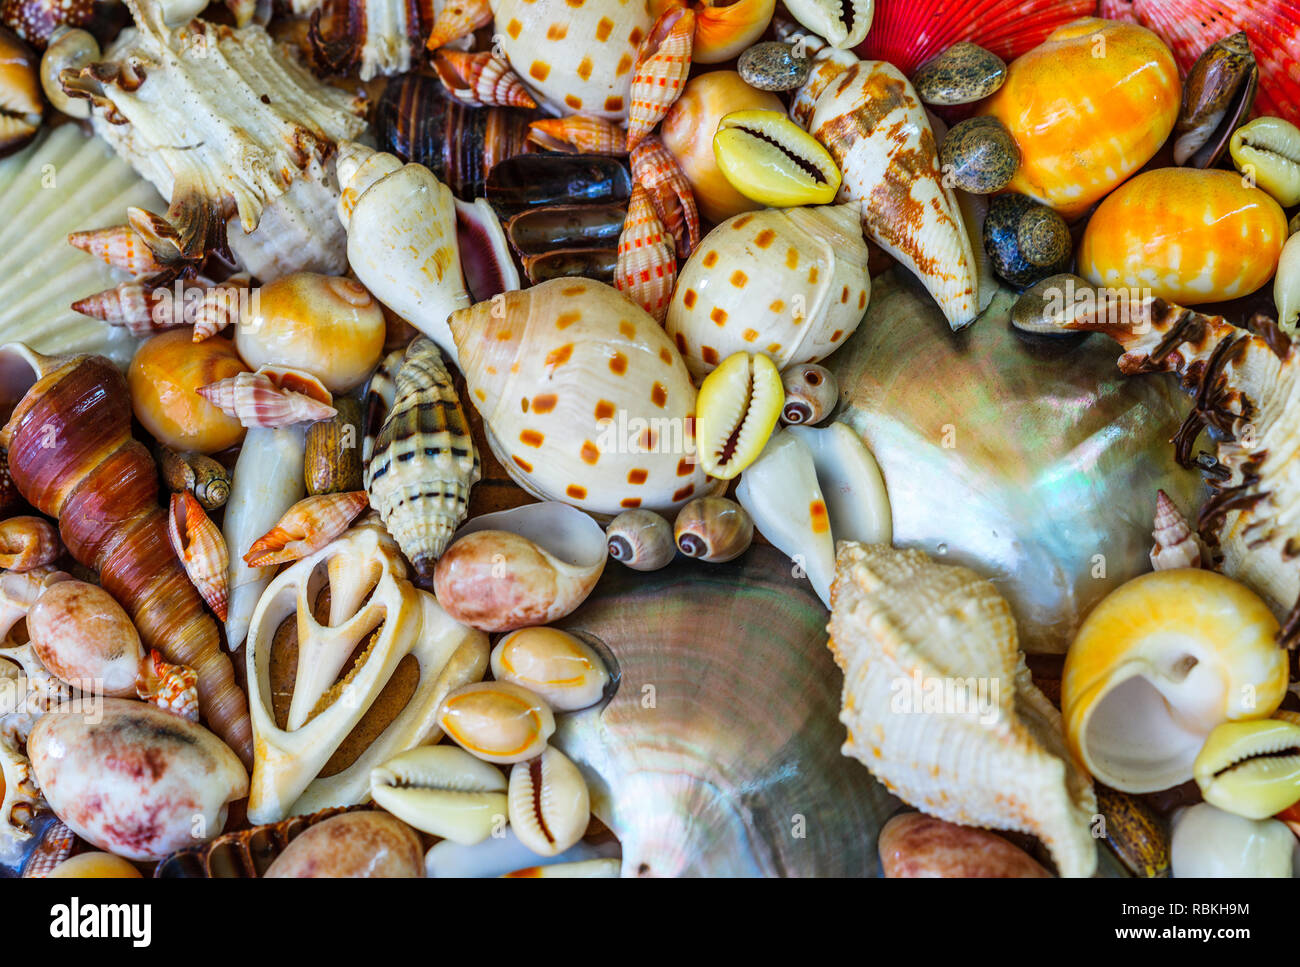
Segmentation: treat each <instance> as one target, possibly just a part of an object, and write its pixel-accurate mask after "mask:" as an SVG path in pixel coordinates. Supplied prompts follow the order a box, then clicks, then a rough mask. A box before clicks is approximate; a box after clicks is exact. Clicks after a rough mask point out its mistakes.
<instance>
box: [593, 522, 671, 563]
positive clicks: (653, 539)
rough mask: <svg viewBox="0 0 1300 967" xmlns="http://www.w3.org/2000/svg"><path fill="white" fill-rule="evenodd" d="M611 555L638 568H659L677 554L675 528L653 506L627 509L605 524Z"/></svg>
mask: <svg viewBox="0 0 1300 967" xmlns="http://www.w3.org/2000/svg"><path fill="white" fill-rule="evenodd" d="M605 538H606V541H607V543H608V546H609V556H610V557H612V558H613V559H614V560H616V561H618V562H619V563H620V564H624V565H626V566H627V567H630V568H632V569H633V570H634V571H657V570H658V569H659V568H661V567H664V566H666V565H667V564H668V563H669V562H670V561H672V559H673V558H674V557H675V556H676V555H677V545H676V544H675V543H674V542H673V529H672V527H671V525H669V523H668V521H666V520H664V519H663V518H662V517H660V516H659V515H658V514H656V513H655V512H654V511H652V510H641V509H639V508H638V509H637V510H625V511H623V513H621V514H619V515H618V516H617V517H615V518H614V519H613V520H612V521H610V522H609V526H608V527H606V528H605Z"/></svg>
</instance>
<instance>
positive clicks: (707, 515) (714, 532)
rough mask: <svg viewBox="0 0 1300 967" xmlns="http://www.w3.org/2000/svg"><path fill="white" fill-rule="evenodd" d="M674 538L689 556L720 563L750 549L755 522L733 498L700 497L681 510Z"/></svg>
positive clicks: (674, 526) (679, 547) (682, 550)
mask: <svg viewBox="0 0 1300 967" xmlns="http://www.w3.org/2000/svg"><path fill="white" fill-rule="evenodd" d="M673 538H674V540H676V542H677V547H678V549H679V550H680V551H681V552H682V553H683V554H685V555H686V556H687V557H695V558H699V559H700V560H701V561H707V562H708V563H710V564H721V563H723V562H724V561H730V560H732V559H733V558H736V557H739V556H740V555H741V554H743V553H745V551H746V550H747V549H748V548H749V545H750V542H751V541H753V539H754V521H753V519H752V518H751V517H750V516H749V512H748V511H747V510H745V508H744V507H741V506H740V504H738V503H736V502H735V501H734V500H728V499H727V498H726V497H697V498H695V499H694V500H692V501H691V502H690V503H688V504H687V505H686V506H685V507H683V508H682V509H681V512H680V513H678V515H677V522H676V524H674V525H673Z"/></svg>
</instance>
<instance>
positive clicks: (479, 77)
mask: <svg viewBox="0 0 1300 967" xmlns="http://www.w3.org/2000/svg"><path fill="white" fill-rule="evenodd" d="M433 66H434V68H435V69H436V70H437V71H438V79H439V80H441V81H442V84H443V87H444V88H446V90H447V93H448V94H450V95H451V96H452V97H454V98H456V100H458V101H460V102H462V103H464V104H468V105H470V106H472V107H524V108H534V107H537V102H536V101H534V100H533V97H532V95H531V94H529V93H528V88H527V87H525V86H524V82H523V79H522V78H520V76H519V75H518V74H516V73H515V72H514V71H513V70H511V69H510V62H509V61H507V60H506V59H505V58H503V57H498V56H497V55H496V54H495V53H493V52H492V51H490V50H488V51H481V52H477V53H467V52H465V51H461V50H440V51H438V53H437V54H436V55H435V56H434V60H433Z"/></svg>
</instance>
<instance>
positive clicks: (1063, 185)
mask: <svg viewBox="0 0 1300 967" xmlns="http://www.w3.org/2000/svg"><path fill="white" fill-rule="evenodd" d="M1181 95H1182V86H1181V84H1180V83H1179V80H1178V66H1177V64H1175V63H1174V55H1173V54H1172V53H1170V51H1169V48H1168V47H1166V46H1165V45H1164V43H1163V42H1162V41H1161V40H1160V38H1159V37H1157V36H1156V35H1155V34H1154V33H1152V32H1151V31H1149V30H1147V29H1146V28H1144V27H1139V26H1137V25H1136V24H1127V23H1118V22H1113V21H1109V20H1099V19H1097V18H1095V17H1084V18H1082V19H1079V20H1076V21H1074V22H1073V23H1069V24H1066V25H1065V26H1064V27H1061V28H1059V29H1058V30H1056V31H1054V32H1053V33H1051V34H1049V35H1048V37H1047V39H1046V40H1045V41H1043V43H1041V44H1039V45H1038V46H1037V47H1035V48H1034V49H1033V50H1031V51H1029V52H1028V53H1026V54H1024V55H1022V56H1021V57H1018V58H1017V59H1016V60H1015V61H1013V62H1012V63H1011V65H1010V67H1009V68H1008V70H1007V79H1006V81H1005V83H1003V85H1002V87H1001V88H999V89H998V91H997V93H995V94H994V95H993V96H992V97H990V98H989V99H988V100H987V101H986V102H985V103H984V105H983V106H982V107H981V109H980V113H981V114H990V115H992V116H993V117H996V118H997V119H998V120H1000V121H1001V122H1002V123H1003V124H1005V125H1006V126H1007V128H1008V130H1010V132H1011V134H1012V136H1013V137H1014V138H1015V139H1016V145H1017V146H1018V147H1019V148H1020V168H1019V170H1017V172H1016V175H1015V177H1014V178H1012V180H1011V183H1010V184H1009V185H1008V188H1009V189H1010V190H1011V191H1015V192H1019V193H1020V194H1024V195H1029V196H1030V197H1031V198H1036V199H1038V200H1039V201H1041V202H1042V203H1043V204H1045V205H1050V206H1051V207H1052V208H1054V209H1056V210H1057V211H1058V212H1060V213H1061V214H1062V215H1063V216H1065V217H1066V218H1073V217H1075V216H1077V215H1081V214H1083V212H1085V211H1086V210H1087V209H1088V208H1089V207H1090V206H1091V205H1092V204H1093V203H1095V202H1096V201H1098V200H1099V199H1101V198H1103V197H1105V195H1106V194H1107V193H1108V192H1109V191H1110V190H1111V189H1113V188H1114V187H1115V186H1116V185H1119V184H1121V183H1122V182H1123V181H1124V179H1126V178H1128V177H1129V176H1130V175H1132V174H1133V172H1135V171H1137V170H1138V169H1139V168H1141V167H1142V166H1143V165H1144V164H1146V163H1147V162H1148V161H1150V160H1151V158H1152V157H1154V155H1155V153H1156V151H1158V150H1159V149H1160V146H1161V145H1162V144H1164V141H1165V139H1166V138H1167V137H1169V133H1170V132H1171V131H1172V130H1173V129H1174V122H1175V121H1177V119H1178V108H1179V105H1180V103H1181Z"/></svg>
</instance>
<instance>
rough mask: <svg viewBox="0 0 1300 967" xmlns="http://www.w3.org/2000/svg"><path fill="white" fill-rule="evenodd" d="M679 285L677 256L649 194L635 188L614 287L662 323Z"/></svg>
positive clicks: (620, 240) (622, 237) (620, 236)
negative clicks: (674, 289)
mask: <svg viewBox="0 0 1300 967" xmlns="http://www.w3.org/2000/svg"><path fill="white" fill-rule="evenodd" d="M676 281H677V256H676V255H675V254H674V252H673V243H672V241H671V236H669V235H668V234H667V233H666V232H665V231H664V227H663V225H661V224H660V223H659V219H658V217H657V216H656V215H655V211H654V206H653V205H652V204H651V203H650V193H649V192H648V191H647V190H646V189H645V188H644V187H643V186H642V185H640V184H636V185H633V186H632V198H631V200H630V201H629V202H628V205H627V218H626V219H625V220H624V222H623V233H622V234H621V235H619V237H618V266H617V268H616V269H615V270H614V287H615V288H617V289H618V290H619V291H620V292H622V293H623V294H624V295H626V296H627V297H628V298H629V299H631V300H632V301H633V302H635V303H636V304H637V305H639V306H641V308H643V309H645V311H646V312H648V313H650V315H652V316H654V317H655V322H658V323H662V322H663V321H664V316H665V315H667V313H668V303H669V302H670V301H671V300H672V297H673V284H674V283H675V282H676Z"/></svg>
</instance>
